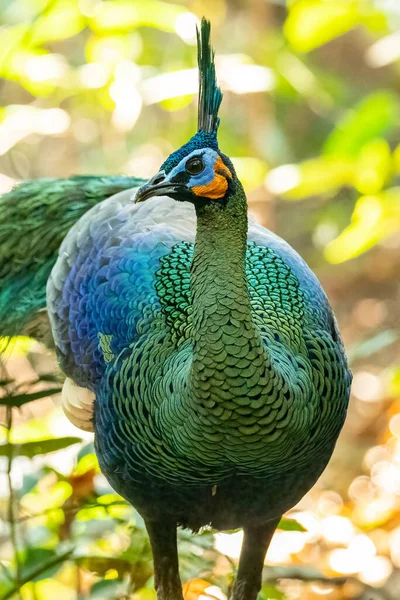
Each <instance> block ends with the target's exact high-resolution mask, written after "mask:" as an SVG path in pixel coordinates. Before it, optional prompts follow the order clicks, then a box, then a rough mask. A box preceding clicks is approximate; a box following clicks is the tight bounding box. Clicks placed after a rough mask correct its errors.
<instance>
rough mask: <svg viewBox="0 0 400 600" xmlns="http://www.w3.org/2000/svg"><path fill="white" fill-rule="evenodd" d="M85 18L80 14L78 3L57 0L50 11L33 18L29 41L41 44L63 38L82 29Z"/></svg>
mask: <svg viewBox="0 0 400 600" xmlns="http://www.w3.org/2000/svg"><path fill="white" fill-rule="evenodd" d="M84 27H85V20H84V18H83V16H82V15H81V13H80V11H79V8H78V3H77V2H71V1H70V0H58V2H55V3H53V7H52V9H51V10H50V11H48V12H45V13H44V14H43V15H42V16H40V17H39V18H38V19H36V20H35V22H34V24H33V26H32V28H31V31H30V41H31V43H34V44H43V43H47V42H52V41H55V40H64V39H66V38H69V37H72V36H74V35H76V34H77V33H79V32H80V31H82V29H83V28H84Z"/></svg>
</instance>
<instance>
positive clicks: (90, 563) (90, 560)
mask: <svg viewBox="0 0 400 600" xmlns="http://www.w3.org/2000/svg"><path fill="white" fill-rule="evenodd" d="M75 562H76V563H77V564H78V565H80V566H81V567H83V568H84V569H88V571H92V573H97V574H98V575H102V576H103V575H105V574H106V573H107V571H108V570H109V569H115V570H116V571H117V572H118V575H119V576H120V577H122V576H123V575H124V574H125V573H129V572H130V570H131V568H132V564H131V563H130V561H128V560H123V559H121V558H116V557H115V556H78V557H76V559H75Z"/></svg>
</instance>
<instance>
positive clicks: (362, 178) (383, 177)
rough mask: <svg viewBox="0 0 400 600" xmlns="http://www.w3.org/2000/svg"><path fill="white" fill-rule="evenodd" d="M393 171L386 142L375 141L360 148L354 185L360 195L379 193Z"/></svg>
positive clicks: (381, 140)
mask: <svg viewBox="0 0 400 600" xmlns="http://www.w3.org/2000/svg"><path fill="white" fill-rule="evenodd" d="M392 171H393V161H392V156H391V152H390V147H389V144H388V143H387V141H386V140H383V139H376V140H372V141H371V142H368V143H367V144H365V146H363V148H361V152H360V155H359V158H358V161H357V165H356V172H355V181H354V185H355V187H356V188H357V190H358V191H359V192H361V193H362V194H375V193H376V192H379V191H380V190H381V189H382V188H383V186H384V185H385V183H386V182H387V181H388V179H389V178H390V176H391V175H392Z"/></svg>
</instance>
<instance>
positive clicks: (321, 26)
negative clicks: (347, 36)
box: [284, 0, 360, 52]
mask: <svg viewBox="0 0 400 600" xmlns="http://www.w3.org/2000/svg"><path fill="white" fill-rule="evenodd" d="M359 22H360V14H359V11H358V1H357V0H328V1H326V0H325V1H323V0H297V2H293V3H292V4H291V5H290V9H289V15H288V17H287V19H286V23H285V27H284V32H285V35H286V37H287V39H288V40H289V42H290V43H291V45H292V46H293V48H294V49H295V50H298V51H300V52H309V51H310V50H313V49H314V48H316V47H318V46H321V45H322V44H325V43H326V42H329V41H330V40H332V39H333V38H335V37H337V36H338V35H341V34H343V33H345V32H346V31H349V30H350V29H352V28H353V27H354V26H355V25H357V24H358V23H359Z"/></svg>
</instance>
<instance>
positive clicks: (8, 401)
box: [0, 387, 62, 408]
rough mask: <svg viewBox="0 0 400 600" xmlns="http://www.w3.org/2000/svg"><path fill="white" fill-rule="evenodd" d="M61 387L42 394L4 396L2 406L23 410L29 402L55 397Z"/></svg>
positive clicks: (0, 402) (42, 391) (44, 391)
mask: <svg viewBox="0 0 400 600" xmlns="http://www.w3.org/2000/svg"><path fill="white" fill-rule="evenodd" d="M61 389H62V388H61V387H56V388H50V389H48V390H40V392H31V393H30V394H17V395H15V396H3V397H2V398H0V405H1V404H2V405H3V406H13V407H17V408H21V406H23V405H24V404H27V403H28V402H33V401H34V400H41V399H42V398H48V397H49V396H53V395H54V394H59V393H60V392H61Z"/></svg>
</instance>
